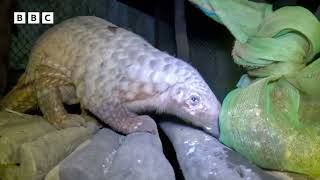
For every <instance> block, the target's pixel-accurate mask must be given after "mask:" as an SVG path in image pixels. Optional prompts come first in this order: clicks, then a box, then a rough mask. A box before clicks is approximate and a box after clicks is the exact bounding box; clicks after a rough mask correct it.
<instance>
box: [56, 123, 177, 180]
mask: <svg viewBox="0 0 320 180" xmlns="http://www.w3.org/2000/svg"><path fill="white" fill-rule="evenodd" d="M59 169H60V170H59V177H60V178H59V179H60V180H74V179H77V180H106V179H108V180H118V179H119V180H160V179H161V180H162V179H166V180H171V179H174V171H173V169H172V167H171V165H170V164H169V162H168V161H167V159H166V158H165V156H164V154H163V152H162V145H161V142H160V139H159V137H158V136H155V135H152V134H149V133H134V134H130V135H128V136H122V135H119V134H117V133H115V132H114V131H112V130H110V129H106V128H105V129H102V130H100V131H99V132H98V133H97V134H96V135H95V136H94V137H93V138H92V140H91V142H90V143H88V145H86V146H85V147H83V148H81V149H79V150H78V151H76V152H74V153H73V154H72V155H71V156H69V157H67V158H66V159H65V160H64V161H63V162H62V163H61V165H60V168H59Z"/></svg>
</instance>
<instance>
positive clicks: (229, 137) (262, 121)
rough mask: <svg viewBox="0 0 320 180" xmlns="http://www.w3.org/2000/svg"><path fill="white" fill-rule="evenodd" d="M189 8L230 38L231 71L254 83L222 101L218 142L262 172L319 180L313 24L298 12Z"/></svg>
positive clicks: (217, 0)
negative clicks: (236, 68)
mask: <svg viewBox="0 0 320 180" xmlns="http://www.w3.org/2000/svg"><path fill="white" fill-rule="evenodd" d="M190 1H191V2H193V3H195V4H196V5H197V6H198V7H199V8H200V9H201V10H203V11H204V12H205V14H207V15H208V16H210V17H211V18H213V19H214V20H216V21H217V22H219V23H222V24H224V25H225V26H226V27H227V28H228V29H229V30H230V32H231V33H232V34H233V35H234V37H235V38H236V41H235V45H234V48H233V51H232V56H233V59H234V61H235V63H237V64H239V65H242V66H244V67H245V68H246V69H247V71H248V74H249V75H250V76H251V77H255V78H257V79H254V80H253V82H252V83H251V84H250V83H249V84H246V85H244V86H243V84H240V88H238V89H236V90H233V91H232V92H230V93H229V94H228V95H227V97H226V98H225V100H224V102H223V105H222V110H221V113H220V118H219V122H220V141H221V142H223V143H224V144H226V145H227V146H229V147H231V148H233V149H235V150H236V151H238V152H240V153H241V154H242V155H244V156H245V157H247V158H248V159H250V160H252V161H253V162H255V163H256V164H258V165H259V166H261V167H263V168H267V169H274V170H283V171H291V172H297V173H302V174H307V175H311V176H320V59H318V60H316V61H314V62H312V61H313V60H314V57H315V55H316V54H318V53H319V52H320V23H319V21H318V20H317V19H316V17H314V15H313V14H312V13H311V12H309V11H308V10H307V9H304V8H302V7H297V6H296V7H283V8H281V9H278V10H276V11H274V12H273V11H272V7H271V5H269V4H265V3H254V2H250V1H247V0H190ZM243 82H245V83H247V81H245V80H244V81H242V82H241V83H243Z"/></svg>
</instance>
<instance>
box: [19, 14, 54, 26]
mask: <svg viewBox="0 0 320 180" xmlns="http://www.w3.org/2000/svg"><path fill="white" fill-rule="evenodd" d="M53 22H54V13H53V12H27V13H26V12H14V24H53Z"/></svg>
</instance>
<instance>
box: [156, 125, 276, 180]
mask: <svg viewBox="0 0 320 180" xmlns="http://www.w3.org/2000/svg"><path fill="white" fill-rule="evenodd" d="M160 126H161V128H162V129H163V130H164V132H165V133H166V135H167V136H168V137H169V139H170V141H171V142H172V144H173V146H174V148H175V151H176V153H177V158H178V161H179V164H180V167H181V169H182V172H183V175H184V177H185V179H186V180H195V179H197V180H209V179H210V180H221V179H234V180H237V179H240V180H241V179H250V180H262V179H268V180H272V179H277V178H275V177H273V176H271V175H269V174H266V173H265V172H263V171H262V170H261V169H259V168H257V167H256V166H254V165H252V164H250V163H249V162H248V161H247V160H246V159H244V158H242V157H241V156H240V155H238V154H237V153H236V152H234V151H232V150H230V149H229V148H227V147H225V146H224V145H222V144H221V143H220V142H219V141H217V140H216V139H215V138H213V137H212V136H209V135H208V134H206V133H204V132H202V131H200V130H197V129H194V128H191V127H188V126H185V125H178V124H175V123H172V122H162V123H161V124H160Z"/></svg>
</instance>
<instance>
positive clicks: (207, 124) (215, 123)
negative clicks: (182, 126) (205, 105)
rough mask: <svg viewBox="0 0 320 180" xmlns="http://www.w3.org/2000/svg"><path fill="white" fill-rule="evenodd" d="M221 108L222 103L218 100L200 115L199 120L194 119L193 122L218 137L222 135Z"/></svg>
mask: <svg viewBox="0 0 320 180" xmlns="http://www.w3.org/2000/svg"><path fill="white" fill-rule="evenodd" d="M220 108H221V105H220V103H219V102H218V101H216V102H215V103H214V105H213V106H210V108H209V109H207V111H206V112H204V113H201V115H199V116H198V120H196V121H194V122H193V124H194V125H196V126H198V127H201V128H202V129H203V130H204V131H206V132H207V133H209V134H210V135H212V136H214V137H215V138H217V139H218V138H219V135H220V130H219V113H220Z"/></svg>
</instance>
